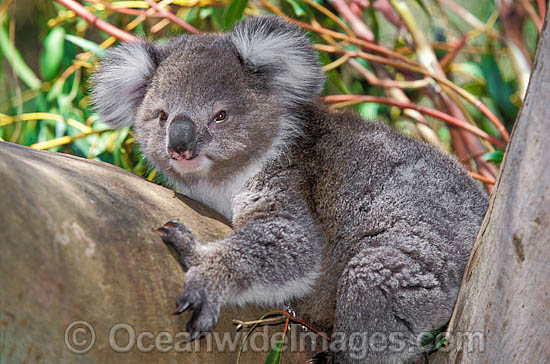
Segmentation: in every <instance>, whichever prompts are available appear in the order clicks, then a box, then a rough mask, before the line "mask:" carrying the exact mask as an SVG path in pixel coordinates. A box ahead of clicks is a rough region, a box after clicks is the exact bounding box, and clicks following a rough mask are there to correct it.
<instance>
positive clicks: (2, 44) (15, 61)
mask: <svg viewBox="0 0 550 364" xmlns="http://www.w3.org/2000/svg"><path fill="white" fill-rule="evenodd" d="M0 51H1V52H2V55H3V56H4V58H6V60H7V61H8V62H9V63H10V65H11V66H12V67H13V69H14V70H15V73H17V76H19V77H20V78H21V80H22V81H23V82H25V84H26V85H27V86H29V88H31V89H37V88H40V86H41V85H42V81H40V79H39V78H38V77H36V75H35V74H34V72H33V71H32V70H31V69H30V68H29V66H27V64H26V63H25V61H24V60H23V58H22V57H21V54H19V51H18V50H17V49H16V48H15V47H14V46H13V44H11V42H10V37H9V35H8V31H7V30H6V27H5V26H4V22H3V21H0Z"/></svg>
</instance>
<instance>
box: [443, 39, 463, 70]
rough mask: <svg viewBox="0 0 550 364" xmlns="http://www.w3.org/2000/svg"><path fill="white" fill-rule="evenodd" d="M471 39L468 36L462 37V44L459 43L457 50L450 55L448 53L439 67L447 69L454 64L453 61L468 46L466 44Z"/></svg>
mask: <svg viewBox="0 0 550 364" xmlns="http://www.w3.org/2000/svg"><path fill="white" fill-rule="evenodd" d="M469 38H470V37H469V36H468V34H464V36H463V37H462V39H461V40H460V42H458V44H457V45H456V46H455V48H454V49H453V50H452V51H450V52H449V53H447V54H446V55H445V56H444V57H443V58H442V59H441V60H440V61H439V66H440V67H441V68H445V67H447V65H448V64H449V63H451V62H452V60H453V59H454V58H455V57H456V55H457V54H458V52H460V50H461V49H462V48H464V46H465V45H466V42H467V41H468V39H469Z"/></svg>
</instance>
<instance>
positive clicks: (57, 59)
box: [40, 27, 65, 81]
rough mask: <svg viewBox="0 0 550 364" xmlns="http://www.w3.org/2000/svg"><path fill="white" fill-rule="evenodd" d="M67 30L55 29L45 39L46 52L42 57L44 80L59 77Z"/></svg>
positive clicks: (41, 64)
mask: <svg viewBox="0 0 550 364" xmlns="http://www.w3.org/2000/svg"><path fill="white" fill-rule="evenodd" d="M64 42H65V29H63V27H55V28H53V29H52V30H50V32H49V33H48V35H47V36H46V38H45V39H44V52H43V53H42V56H41V57H40V66H41V67H40V68H41V71H42V76H43V77H44V79H46V80H48V81H50V80H53V79H54V78H55V76H57V73H58V72H59V67H60V66H61V62H62V61H63V54H64V51H65V47H64Z"/></svg>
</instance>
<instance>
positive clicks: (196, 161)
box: [169, 153, 211, 174]
mask: <svg viewBox="0 0 550 364" xmlns="http://www.w3.org/2000/svg"><path fill="white" fill-rule="evenodd" d="M182 154H183V153H182ZM169 163H170V166H172V168H174V169H175V170H176V171H177V172H179V173H181V174H183V173H190V172H198V171H203V170H206V169H208V167H209V166H210V164H211V162H210V160H209V159H208V157H206V156H205V155H204V154H198V155H194V156H193V155H187V156H185V155H180V154H178V155H177V157H172V156H171V155H170V162H169Z"/></svg>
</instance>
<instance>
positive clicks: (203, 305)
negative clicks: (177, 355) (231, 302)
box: [174, 268, 220, 341]
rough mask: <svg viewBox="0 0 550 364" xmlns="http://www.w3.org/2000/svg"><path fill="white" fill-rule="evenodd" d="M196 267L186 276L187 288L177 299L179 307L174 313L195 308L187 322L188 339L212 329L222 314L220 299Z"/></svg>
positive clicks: (202, 334)
mask: <svg viewBox="0 0 550 364" xmlns="http://www.w3.org/2000/svg"><path fill="white" fill-rule="evenodd" d="M197 273H198V271H197V270H196V268H193V269H191V270H190V271H189V272H188V274H187V275H186V277H185V288H184V290H183V293H182V295H181V296H180V297H179V298H178V299H177V301H176V304H177V305H178V308H177V310H176V312H174V314H177V315H179V314H181V313H183V312H185V311H186V310H189V309H191V310H193V314H192V315H191V318H190V319H189V321H188V322H187V325H186V331H187V332H188V333H189V337H188V338H187V339H188V341H192V340H195V339H197V338H200V337H202V336H204V335H206V334H207V333H208V332H210V331H212V329H213V328H214V326H216V324H217V323H218V319H219V316H220V304H219V302H220V300H219V297H218V296H217V295H216V294H215V293H214V292H212V291H209V290H208V289H207V287H206V286H205V285H204V281H203V280H202V279H201V276H200V275H199V274H197Z"/></svg>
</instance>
